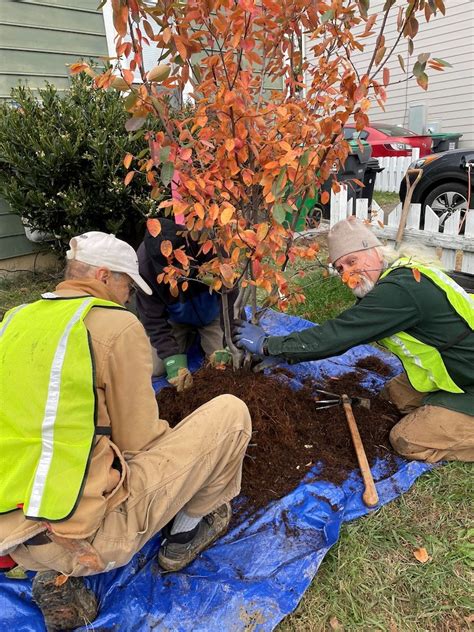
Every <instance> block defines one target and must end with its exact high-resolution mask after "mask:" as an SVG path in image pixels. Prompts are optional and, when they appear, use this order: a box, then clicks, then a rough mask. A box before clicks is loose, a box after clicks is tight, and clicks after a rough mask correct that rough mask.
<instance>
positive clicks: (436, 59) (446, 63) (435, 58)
mask: <svg viewBox="0 0 474 632" xmlns="http://www.w3.org/2000/svg"><path fill="white" fill-rule="evenodd" d="M432 60H433V61H435V62H436V63H437V64H440V66H446V67H447V68H452V67H453V66H452V64H450V63H449V61H446V60H445V59H440V58H439V57H432Z"/></svg>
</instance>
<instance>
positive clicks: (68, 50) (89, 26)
mask: <svg viewBox="0 0 474 632" xmlns="http://www.w3.org/2000/svg"><path fill="white" fill-rule="evenodd" d="M98 4H99V2H98V0H45V1H44V2H41V1H34V0H0V98H2V99H5V98H8V97H9V95H10V90H11V88H12V87H14V86H17V85H18V84H19V83H20V82H21V83H25V84H28V85H29V86H30V87H32V88H38V87H42V86H43V85H44V83H45V81H48V82H50V83H53V84H54V85H56V86H57V87H58V89H60V90H65V89H66V88H67V87H68V85H69V79H68V68H67V64H71V63H74V62H75V61H77V60H78V59H80V58H85V59H89V58H98V57H100V56H106V55H107V54H108V53H107V41H106V38H105V27H104V19H103V17H102V12H101V11H97V5H98ZM36 251H38V246H36V245H35V244H33V243H32V242H30V241H29V240H28V239H27V238H26V237H25V232H24V230H23V226H22V224H21V221H20V219H19V217H18V216H16V215H13V214H12V213H10V210H9V207H8V205H7V204H6V203H5V201H3V200H1V199H0V260H1V259H8V258H10V257H16V256H20V255H25V254H30V253H33V252H36Z"/></svg>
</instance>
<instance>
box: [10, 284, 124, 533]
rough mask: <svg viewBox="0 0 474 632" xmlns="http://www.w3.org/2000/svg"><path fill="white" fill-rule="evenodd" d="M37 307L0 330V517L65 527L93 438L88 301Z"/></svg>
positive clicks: (14, 313)
mask: <svg viewBox="0 0 474 632" xmlns="http://www.w3.org/2000/svg"><path fill="white" fill-rule="evenodd" d="M47 296H48V298H47V299H46V300H44V299H43V300H40V301H37V302H36V303H32V304H31V305H26V306H20V308H15V309H14V310H10V312H7V314H6V315H5V318H4V320H3V322H2V323H1V325H0V370H1V384H0V388H1V401H2V406H1V410H0V454H2V458H1V459H0V513H4V512H7V511H12V510H14V509H16V508H17V507H23V512H24V514H25V516H26V517H28V518H32V519H41V520H48V521H57V520H65V519H66V518H68V517H69V516H70V515H71V514H72V513H73V511H74V509H75V507H76V504H77V501H78V500H79V497H80V494H81V490H82V485H83V482H84V480H85V475H86V472H87V466H88V462H89V456H90V452H91V449H92V447H93V443H94V437H95V397H96V395H95V383H94V382H95V379H94V370H93V358H92V350H91V349H90V346H89V334H88V331H87V328H86V326H85V324H84V318H85V316H86V315H87V314H88V312H89V311H90V309H91V308H92V307H95V306H98V307H114V308H119V307H120V306H118V305H116V304H115V303H112V302H110V301H104V300H101V299H97V298H94V297H77V298H71V299H69V298H59V297H54V300H49V296H50V295H47Z"/></svg>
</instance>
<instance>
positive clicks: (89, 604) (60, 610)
mask: <svg viewBox="0 0 474 632" xmlns="http://www.w3.org/2000/svg"><path fill="white" fill-rule="evenodd" d="M58 577H61V575H60V573H58V572H57V571H41V572H40V573H36V576H35V578H34V579H33V600H34V601H35V602H36V604H37V605H38V607H39V608H40V610H41V612H42V614H43V617H44V622H45V625H46V629H47V631H48V632H56V631H57V630H73V629H74V628H79V627H81V626H83V625H86V624H88V623H90V622H91V621H94V619H95V618H96V616H97V610H98V606H97V599H96V597H95V595H94V593H93V592H92V590H89V589H88V588H86V585H85V583H84V579H83V578H82V577H69V578H68V579H67V580H66V581H65V582H64V583H63V584H62V585H60V586H57V585H56V580H57V578H58Z"/></svg>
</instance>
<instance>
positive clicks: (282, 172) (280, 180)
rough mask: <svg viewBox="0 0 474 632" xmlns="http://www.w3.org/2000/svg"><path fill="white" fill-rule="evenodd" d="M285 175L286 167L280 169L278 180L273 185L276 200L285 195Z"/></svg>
mask: <svg viewBox="0 0 474 632" xmlns="http://www.w3.org/2000/svg"><path fill="white" fill-rule="evenodd" d="M285 173H286V167H282V168H281V169H280V173H279V174H278V178H277V179H276V180H275V181H274V182H273V184H272V193H273V195H274V196H275V197H276V198H278V197H280V196H281V194H282V193H283V190H282V186H283V179H284V177H285Z"/></svg>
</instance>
